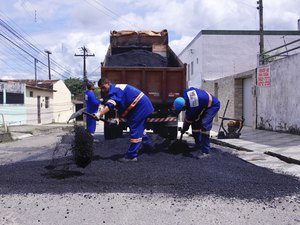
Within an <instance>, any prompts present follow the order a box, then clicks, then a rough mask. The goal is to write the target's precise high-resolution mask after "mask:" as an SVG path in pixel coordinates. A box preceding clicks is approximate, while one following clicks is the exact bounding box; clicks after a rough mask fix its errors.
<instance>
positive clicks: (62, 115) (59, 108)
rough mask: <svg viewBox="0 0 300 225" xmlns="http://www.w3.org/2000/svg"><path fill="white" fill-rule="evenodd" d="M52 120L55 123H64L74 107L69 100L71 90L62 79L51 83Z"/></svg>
mask: <svg viewBox="0 0 300 225" xmlns="http://www.w3.org/2000/svg"><path fill="white" fill-rule="evenodd" d="M53 89H54V90H56V92H54V93H53V103H52V107H53V121H52V122H55V123H66V122H67V121H68V119H69V118H70V116H71V115H72V113H73V112H74V111H75V107H74V105H73V103H72V100H71V92H70V90H69V89H68V88H67V86H66V85H65V83H64V82H63V81H62V80H59V81H57V82H56V83H54V84H53Z"/></svg>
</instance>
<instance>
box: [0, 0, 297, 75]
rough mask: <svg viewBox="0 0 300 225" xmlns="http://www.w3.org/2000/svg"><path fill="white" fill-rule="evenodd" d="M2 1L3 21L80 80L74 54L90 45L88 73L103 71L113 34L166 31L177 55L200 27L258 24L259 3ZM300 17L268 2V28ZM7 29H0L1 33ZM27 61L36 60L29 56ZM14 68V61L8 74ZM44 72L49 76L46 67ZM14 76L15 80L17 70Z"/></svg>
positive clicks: (292, 7) (284, 4)
mask: <svg viewBox="0 0 300 225" xmlns="http://www.w3.org/2000/svg"><path fill="white" fill-rule="evenodd" d="M0 1H1V9H0V18H1V19H3V20H4V21H6V22H7V23H9V24H10V26H12V27H13V28H15V29H16V30H17V31H18V32H19V33H20V34H22V35H23V36H24V37H25V38H26V39H28V40H30V41H31V42H32V43H33V44H34V45H35V46H37V47H38V48H39V49H40V50H42V51H44V50H45V49H48V50H50V51H52V54H51V58H52V59H54V60H55V61H56V62H57V63H58V64H60V65H61V66H63V67H65V68H68V70H70V71H71V73H72V75H73V76H79V77H80V76H81V74H82V59H81V58H80V57H75V56H74V54H75V53H80V52H79V50H78V48H80V47H83V46H86V47H87V48H89V50H90V53H94V54H95V57H88V58H87V71H88V73H89V72H90V73H92V72H94V71H96V72H97V71H99V72H100V69H98V67H99V65H100V62H101V61H103V59H104V56H105V54H106V51H107V47H108V44H109V32H110V31H111V30H128V29H135V30H136V29H141V30H156V31H160V30H162V29H167V30H168V31H169V44H170V46H171V47H172V49H173V50H174V52H175V53H177V54H179V53H180V52H181V51H182V50H183V49H184V47H186V45H187V44H188V43H189V42H190V41H191V40H192V39H193V38H194V37H195V35H197V34H198V33H199V32H200V31H201V30H202V29H222V30H226V29H246V30H254V29H258V26H259V19H258V10H257V9H256V7H257V4H256V0H253V1H247V0H227V1H224V0H181V1H179V0H152V1H151V3H149V1H143V0H110V1H108V0H101V1H100V0H83V1H81V0H68V1H61V0H47V1H38V0H11V1H5V0H0ZM299 18H300V1H290V0H264V27H265V29H272V30H296V29H297V20H298V19H299ZM3 29H4V28H3V27H1V26H0V31H3ZM4 42H5V40H3V38H1V39H0V52H7V51H9V49H8V47H7V46H8V45H7V43H6V44H3V43H4ZM3 57H4V56H3V55H2V56H1V58H0V59H2V60H4V58H3ZM43 57H45V56H43ZM28 60H29V61H32V59H31V57H28ZM7 63H8V62H7ZM22 63H23V64H24V65H20V66H19V67H16V68H15V70H18V71H20V74H21V73H23V71H26V72H27V73H28V76H30V77H32V74H30V72H28V71H32V67H33V66H32V65H31V66H30V65H26V64H25V63H24V62H21V61H20V62H19V64H22ZM45 63H47V62H46V61H45ZM29 64H30V63H29ZM12 66H14V63H13V62H11V63H10V64H9V66H7V68H6V69H5V70H4V71H9V68H10V67H12ZM40 66H42V65H40ZM53 67H55V65H53ZM20 68H23V69H20ZM57 69H58V68H57ZM43 70H44V72H43V73H45V75H44V76H46V74H47V73H46V72H47V70H46V68H44V69H43ZM96 72H94V73H96ZM0 73H1V71H0ZM12 73H13V74H14V75H15V76H17V73H16V71H13V72H12ZM64 74H65V73H64ZM0 76H3V75H2V74H0ZM22 76H24V74H22ZM58 78H59V77H58Z"/></svg>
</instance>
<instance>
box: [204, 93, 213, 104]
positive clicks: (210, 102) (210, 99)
mask: <svg viewBox="0 0 300 225" xmlns="http://www.w3.org/2000/svg"><path fill="white" fill-rule="evenodd" d="M205 92H206V93H207V95H208V104H207V108H210V107H211V106H212V96H211V94H209V93H208V92H207V91H205Z"/></svg>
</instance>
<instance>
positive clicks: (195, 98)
mask: <svg viewBox="0 0 300 225" xmlns="http://www.w3.org/2000/svg"><path fill="white" fill-rule="evenodd" d="M173 107H174V109H175V110H176V111H177V112H178V113H179V112H180V111H182V110H185V118H184V122H183V127H182V130H181V132H182V133H184V132H186V131H187V130H188V129H189V127H190V125H191V126H192V134H193V137H194V139H195V148H196V150H198V151H199V153H198V155H197V158H198V159H200V158H207V157H209V156H210V154H209V153H210V150H211V149H210V139H209V131H210V130H211V128H212V125H213V119H214V117H215V116H216V114H217V113H218V111H219V109H220V101H219V100H218V99H217V98H216V97H215V96H213V95H211V94H210V93H208V92H207V91H205V90H202V89H198V88H194V87H191V88H189V89H187V90H185V91H184V94H183V97H178V98H176V99H175V101H174V103H173Z"/></svg>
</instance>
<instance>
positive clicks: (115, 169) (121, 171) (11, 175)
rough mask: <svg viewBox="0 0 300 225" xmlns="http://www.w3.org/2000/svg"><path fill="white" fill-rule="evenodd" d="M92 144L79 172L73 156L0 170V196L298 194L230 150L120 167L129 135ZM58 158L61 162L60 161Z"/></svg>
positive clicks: (151, 154) (288, 181) (292, 182)
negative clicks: (89, 158) (88, 158)
mask: <svg viewBox="0 0 300 225" xmlns="http://www.w3.org/2000/svg"><path fill="white" fill-rule="evenodd" d="M98 138H101V139H100V142H99V143H94V157H93V161H92V163H91V164H90V165H89V166H88V167H86V168H85V169H81V168H78V167H77V166H76V164H74V162H73V161H72V158H70V159H68V160H66V159H62V160H61V161H59V162H58V163H57V164H56V166H55V168H51V169H49V168H48V169H47V168H46V167H45V166H47V165H48V164H49V163H50V160H49V161H38V162H36V161H35V162H20V163H15V164H11V165H4V166H0V180H1V182H0V194H6V193H69V192H70V193H77V192H78V193H79V192H91V193H117V192H121V193H165V194H170V195H174V196H179V197H193V196H218V197H225V198H238V199H253V200H261V201H271V200H272V199H276V198H278V197H285V196H294V195H295V196H298V197H297V198H295V200H293V201H294V202H292V203H294V204H299V203H300V201H299V196H300V195H299V194H300V181H299V179H297V178H296V177H293V176H289V175H283V174H277V173H274V172H272V171H271V170H269V169H266V168H261V167H257V166H255V165H253V164H250V163H248V162H245V161H243V160H241V159H239V158H237V157H236V156H234V155H231V154H230V153H228V152H225V151H221V150H220V149H213V150H212V155H211V158H209V159H201V160H198V159H196V158H194V157H193V155H196V152H193V151H189V152H182V153H178V152H176V154H174V153H173V152H171V151H170V150H169V149H168V148H163V147H161V148H160V147H158V148H156V149H154V150H147V151H143V150H141V152H140V156H139V157H138V161H137V162H130V163H122V162H119V161H118V158H120V157H122V156H123V154H124V153H125V152H126V150H127V148H128V146H129V137H128V136H127V135H124V137H123V138H119V139H114V140H108V141H104V140H103V137H98ZM58 160H59V159H58Z"/></svg>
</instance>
